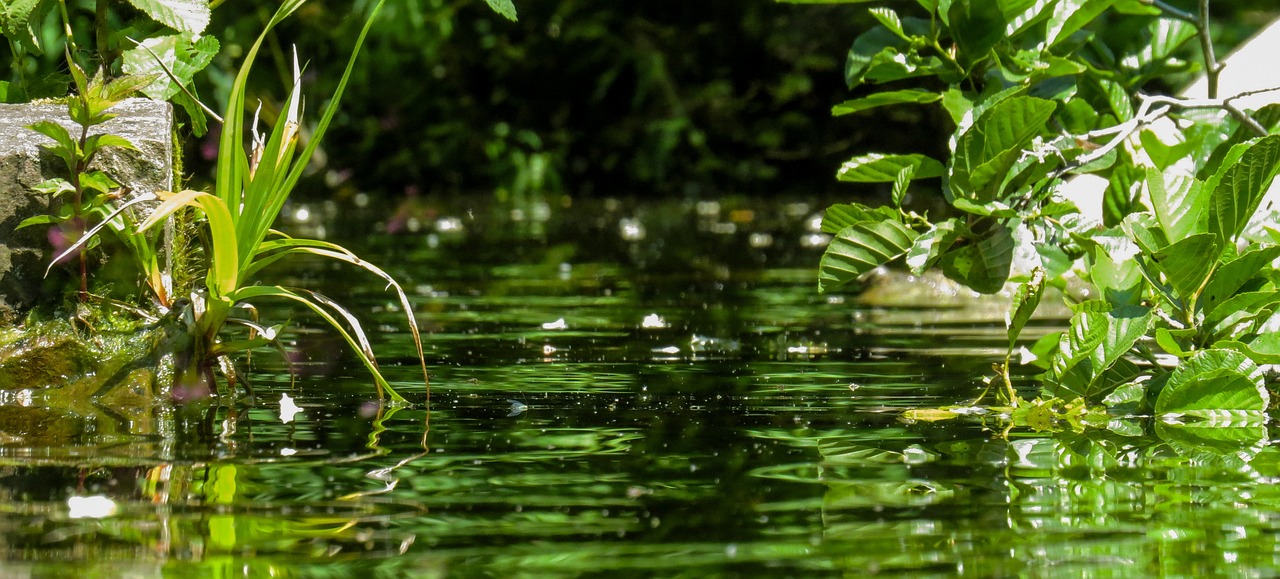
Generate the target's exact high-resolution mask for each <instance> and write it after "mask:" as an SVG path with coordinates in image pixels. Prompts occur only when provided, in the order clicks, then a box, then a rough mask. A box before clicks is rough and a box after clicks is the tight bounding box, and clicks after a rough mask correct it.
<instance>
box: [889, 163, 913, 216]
mask: <svg viewBox="0 0 1280 579" xmlns="http://www.w3.org/2000/svg"><path fill="white" fill-rule="evenodd" d="M915 175H916V167H915V165H908V166H906V167H903V168H902V170H901V171H898V177H897V178H896V179H894V180H893V192H892V199H893V206H894V207H902V200H903V199H905V198H906V196H907V188H908V187H910V186H911V179H912V178H913V177H915Z"/></svg>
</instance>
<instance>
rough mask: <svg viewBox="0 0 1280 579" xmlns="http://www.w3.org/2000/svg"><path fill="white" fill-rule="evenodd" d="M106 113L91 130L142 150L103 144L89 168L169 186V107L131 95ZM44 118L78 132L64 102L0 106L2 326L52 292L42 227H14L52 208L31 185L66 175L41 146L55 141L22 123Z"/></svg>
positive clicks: (146, 187)
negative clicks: (104, 119)
mask: <svg viewBox="0 0 1280 579" xmlns="http://www.w3.org/2000/svg"><path fill="white" fill-rule="evenodd" d="M111 112H113V113H115V114H117V115H118V116H117V117H116V118H114V119H112V120H110V121H108V122H106V123H104V124H102V125H99V126H97V127H94V129H93V130H92V132H91V134H92V133H99V132H105V133H111V134H115V135H120V136H123V137H125V138H127V139H129V140H130V141H131V142H132V143H133V144H134V145H135V146H136V147H137V148H138V149H139V150H138V151H136V152H135V151H127V150H121V149H104V150H103V151H102V152H100V153H99V155H98V156H97V158H96V159H94V163H93V167H94V168H97V169H101V170H103V171H106V172H107V173H108V174H110V175H112V176H113V177H114V178H115V179H116V180H117V181H119V182H120V183H122V184H124V185H127V186H128V187H130V188H131V189H132V190H133V191H134V192H151V191H157V190H162V191H167V190H171V189H172V188H173V165H172V162H173V154H174V151H173V128H174V127H173V123H174V120H173V107H172V106H171V105H170V104H169V103H167V102H161V101H153V100H149V99H142V98H135V99H129V100H126V101H125V102H123V103H121V104H119V105H117V106H116V107H115V108H113V109H112V110H111ZM44 119H49V120H53V121H56V122H58V123H59V124H62V125H63V126H65V127H67V129H68V130H70V131H72V134H73V135H77V134H79V131H80V128H79V126H78V125H76V124H75V123H73V122H72V121H71V119H70V118H69V117H67V112H66V106H65V105H62V104H24V105H6V104H0V325H4V324H7V323H12V322H14V321H15V320H16V319H17V318H18V317H19V316H20V315H22V314H23V313H24V312H25V311H26V310H28V309H30V308H31V307H33V306H35V305H36V304H38V303H40V302H41V301H42V298H45V297H49V296H44V295H42V288H43V286H44V283H43V282H44V280H43V277H44V271H45V267H46V266H48V261H49V260H50V259H51V258H52V253H51V247H50V244H49V242H48V240H47V238H46V235H47V228H44V227H31V228H27V229H23V230H21V231H15V228H16V227H17V225H18V224H19V223H21V222H22V220H23V219H26V218H27V217H30V216H32V215H38V214H44V213H48V212H49V205H48V202H49V200H48V199H47V198H46V197H45V196H43V195H40V194H38V193H35V191H34V187H35V186H36V185H37V184H38V183H40V182H41V181H44V180H45V179H48V178H53V177H64V178H65V177H66V166H65V165H64V164H63V162H62V160H61V159H58V158H57V157H56V156H54V155H53V154H51V153H49V152H48V151H45V150H44V149H42V148H41V145H45V144H50V145H51V144H53V140H52V139H50V138H48V137H45V136H44V135H41V134H39V133H36V132H34V131H32V130H30V129H27V128H26V127H27V126H28V125H30V124H32V123H34V122H36V121H39V120H44Z"/></svg>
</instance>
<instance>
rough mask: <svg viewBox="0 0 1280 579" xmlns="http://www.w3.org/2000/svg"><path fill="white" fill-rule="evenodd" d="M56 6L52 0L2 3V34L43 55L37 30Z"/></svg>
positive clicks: (23, 0) (7, 0)
mask: <svg viewBox="0 0 1280 579" xmlns="http://www.w3.org/2000/svg"><path fill="white" fill-rule="evenodd" d="M54 5H56V2H53V1H52V0H5V1H4V2H0V34H3V35H4V36H5V37H7V38H9V39H11V40H12V41H14V42H16V43H18V44H20V45H21V46H23V47H24V48H26V49H27V50H29V51H31V52H32V53H34V54H37V55H39V54H43V53H44V51H43V50H42V49H41V48H40V37H39V34H38V33H37V29H38V28H39V26H40V23H41V21H43V20H44V15H45V14H46V13H47V12H48V11H49V9H50V8H52V7H53V6H54Z"/></svg>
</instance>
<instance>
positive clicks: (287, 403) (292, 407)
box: [280, 394, 302, 424]
mask: <svg viewBox="0 0 1280 579" xmlns="http://www.w3.org/2000/svg"><path fill="white" fill-rule="evenodd" d="M301 412H302V408H301V407H299V406H298V405H297V404H294V402H293V398H290V397H289V395H288V394H281V395H280V422H283V423H285V424H288V423H290V422H293V419H294V417H295V416H297V415H298V414H299V413H301Z"/></svg>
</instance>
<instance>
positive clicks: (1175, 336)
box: [1156, 328, 1195, 358]
mask: <svg viewBox="0 0 1280 579" xmlns="http://www.w3.org/2000/svg"><path fill="white" fill-rule="evenodd" d="M1194 334H1195V330H1193V329H1186V330H1176V331H1175V330H1169V329H1168V328H1156V344H1158V345H1159V346H1160V348H1161V349H1163V350H1164V351H1165V352H1168V353H1169V354H1170V355H1173V356H1177V357H1179V358H1189V357H1191V354H1193V353H1194V352H1189V351H1187V350H1186V349H1184V348H1183V347H1182V343H1181V342H1179V340H1180V339H1181V340H1186V339H1190V338H1191V337H1192V335H1194Z"/></svg>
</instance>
